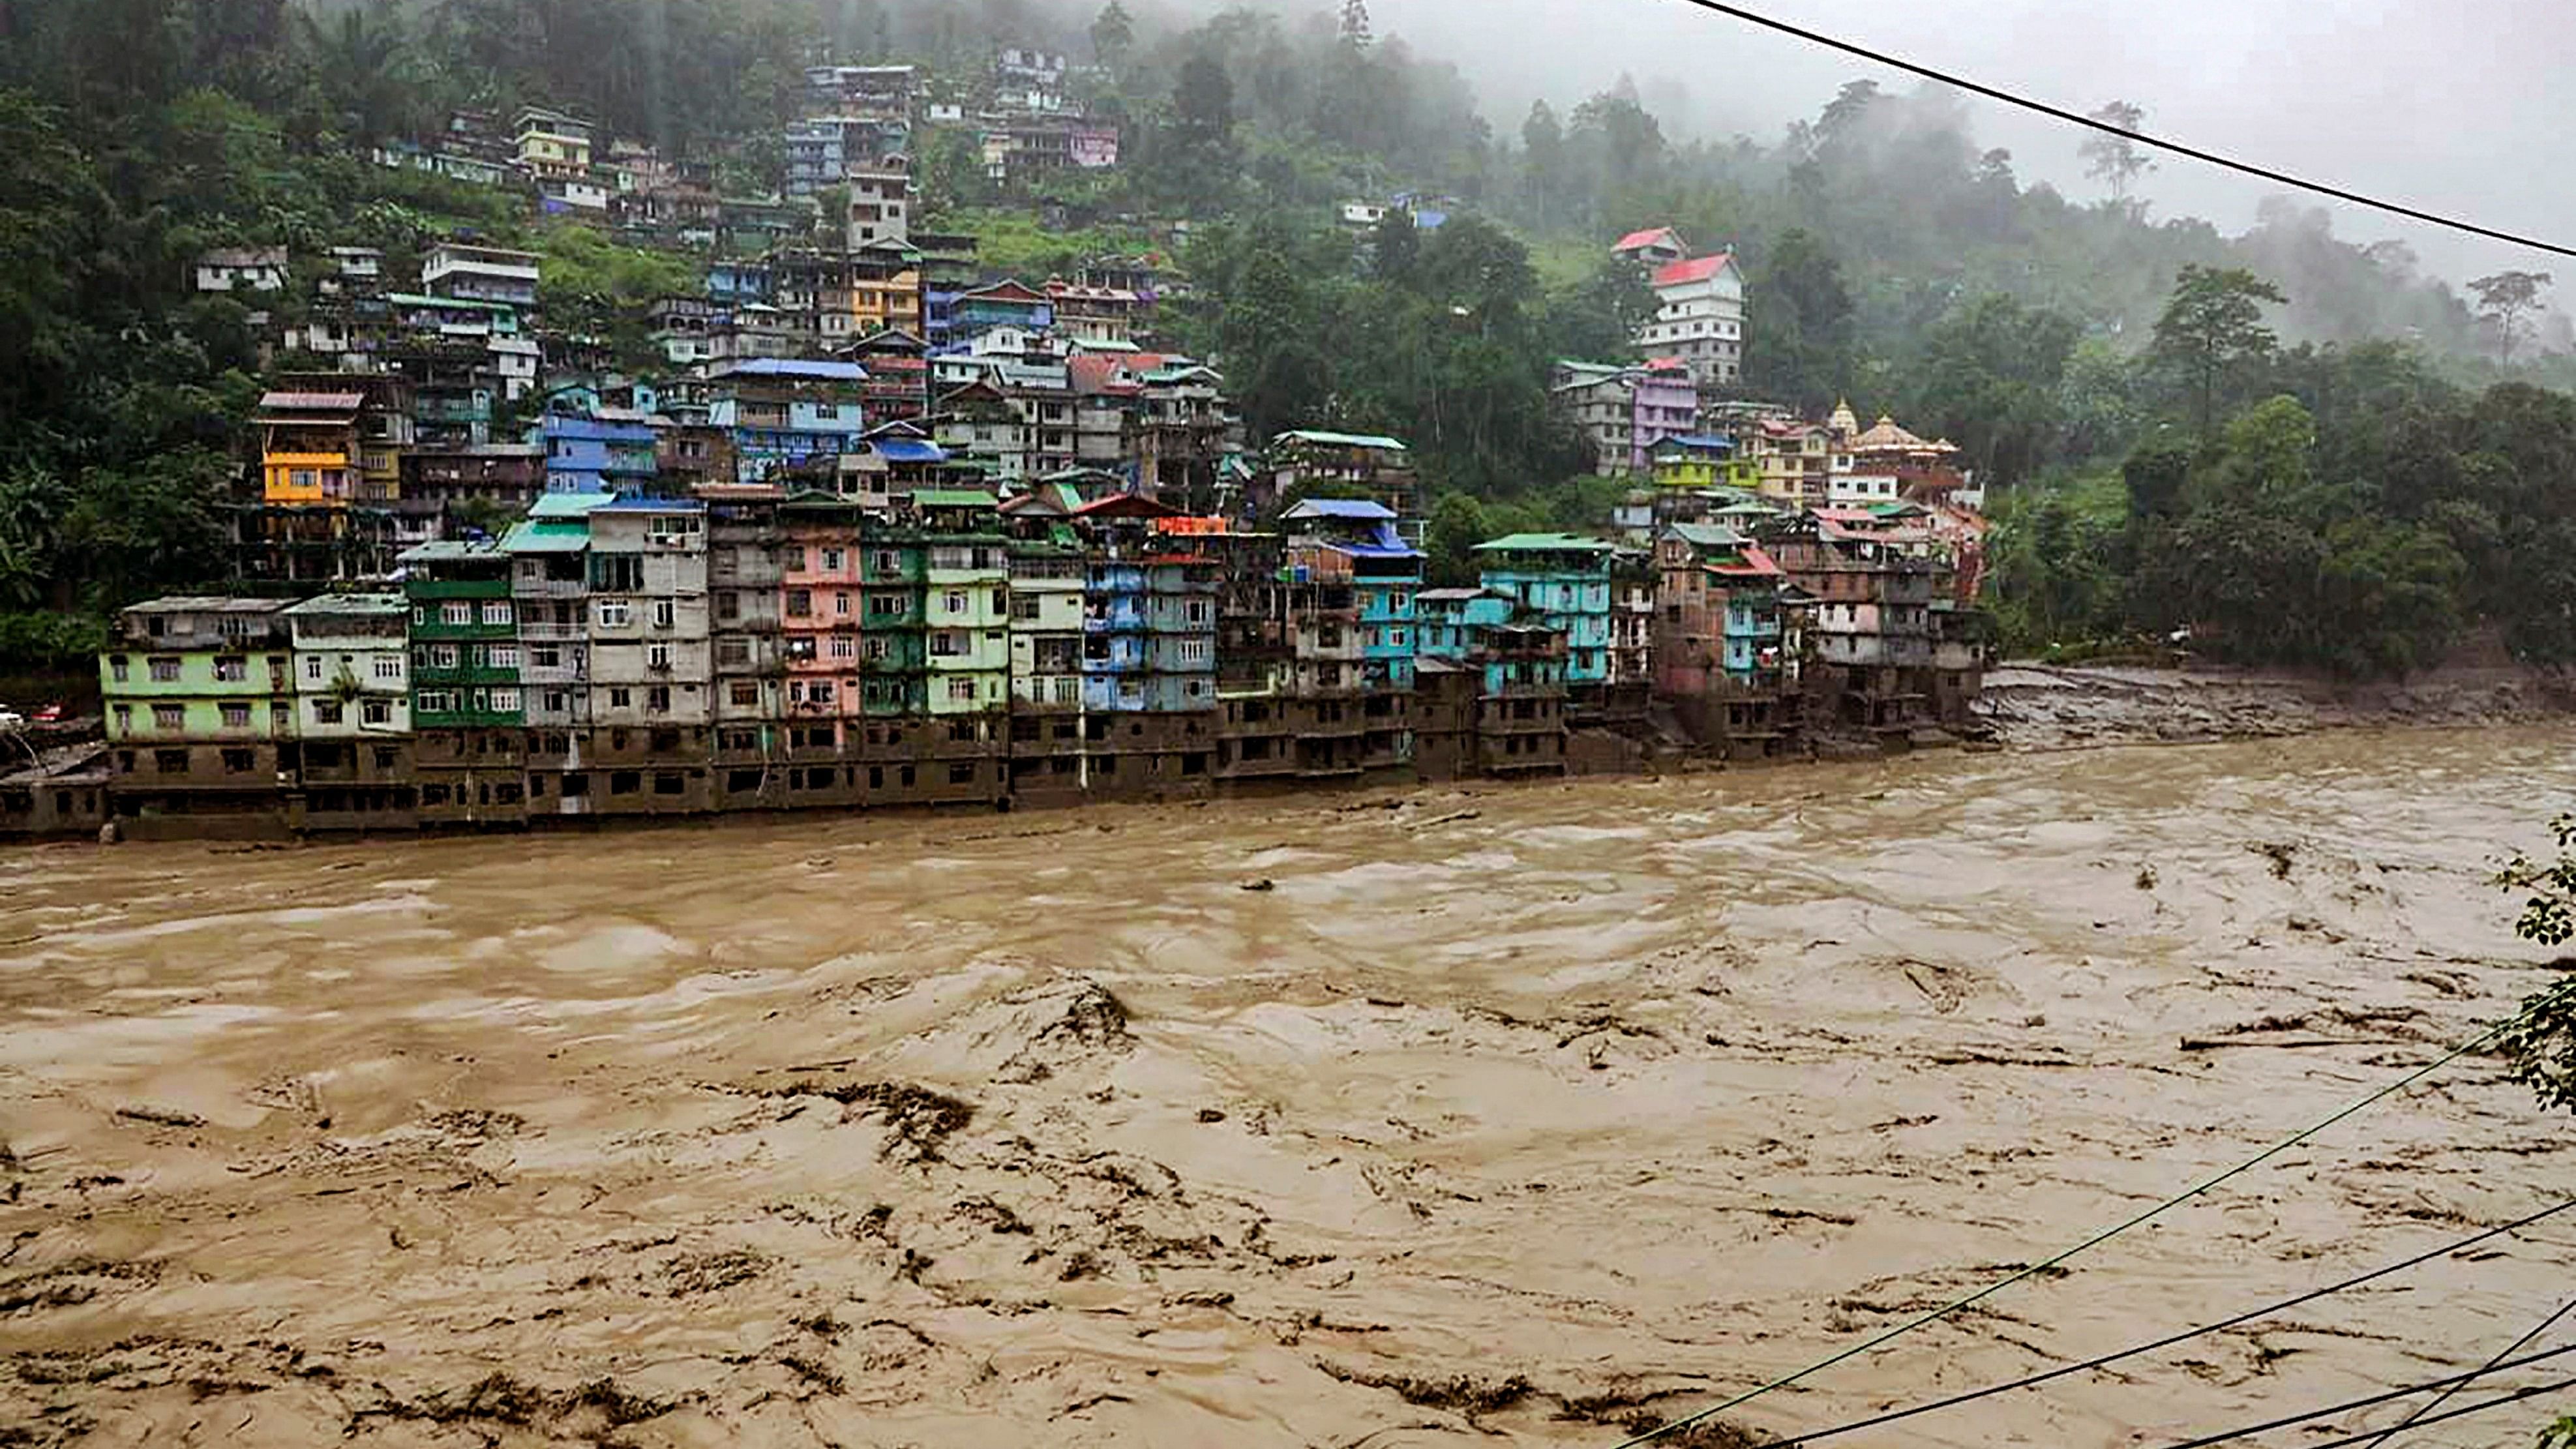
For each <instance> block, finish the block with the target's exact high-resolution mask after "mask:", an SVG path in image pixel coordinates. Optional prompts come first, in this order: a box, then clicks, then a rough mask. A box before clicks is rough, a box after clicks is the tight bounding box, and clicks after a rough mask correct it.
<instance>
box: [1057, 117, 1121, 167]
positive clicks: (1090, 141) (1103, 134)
mask: <svg viewBox="0 0 2576 1449" xmlns="http://www.w3.org/2000/svg"><path fill="white" fill-rule="evenodd" d="M1066 141H1067V143H1068V144H1069V146H1070V148H1071V150H1072V155H1073V164H1074V165H1076V166H1079V167H1082V168H1083V169H1085V170H1089V171H1104V170H1107V169H1108V168H1110V167H1113V166H1115V165H1117V164H1118V128H1117V127H1116V126H1095V125H1079V126H1075V127H1074V128H1073V132H1072V134H1071V135H1070V136H1068V137H1066Z"/></svg>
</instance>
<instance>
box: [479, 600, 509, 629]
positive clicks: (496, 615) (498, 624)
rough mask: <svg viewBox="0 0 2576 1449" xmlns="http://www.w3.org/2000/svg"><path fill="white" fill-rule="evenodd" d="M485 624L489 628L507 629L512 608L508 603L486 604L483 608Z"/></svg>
mask: <svg viewBox="0 0 2576 1449" xmlns="http://www.w3.org/2000/svg"><path fill="white" fill-rule="evenodd" d="M483 623H484V625H485V626H486V627H488V628H494V629H501V628H507V627H508V626H509V623H510V606H509V605H508V604H506V603H487V604H485V605H484V606H483Z"/></svg>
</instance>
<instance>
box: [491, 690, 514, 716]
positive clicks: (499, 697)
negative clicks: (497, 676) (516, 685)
mask: <svg viewBox="0 0 2576 1449" xmlns="http://www.w3.org/2000/svg"><path fill="white" fill-rule="evenodd" d="M492 708H493V710H494V711H495V712H497V713H500V714H517V713H518V712H519V691H517V690H515V689H496V690H493V691H492Z"/></svg>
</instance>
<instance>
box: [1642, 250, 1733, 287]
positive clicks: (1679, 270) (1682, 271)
mask: <svg viewBox="0 0 2576 1449" xmlns="http://www.w3.org/2000/svg"><path fill="white" fill-rule="evenodd" d="M1733 265H1735V254H1734V253H1733V252H1719V253H1718V254H1717V255H1716V256H1713V257H1693V258H1691V259H1690V260H1689V261H1686V262H1673V263H1670V264H1668V265H1665V266H1660V267H1657V268H1655V285H1656V286H1658V287H1679V286H1683V285H1685V284H1687V283H1691V282H1705V281H1707V280H1708V279H1709V278H1711V277H1714V276H1716V275H1717V274H1718V273H1720V272H1723V271H1725V270H1726V269H1727V268H1728V267H1731V266H1733Z"/></svg>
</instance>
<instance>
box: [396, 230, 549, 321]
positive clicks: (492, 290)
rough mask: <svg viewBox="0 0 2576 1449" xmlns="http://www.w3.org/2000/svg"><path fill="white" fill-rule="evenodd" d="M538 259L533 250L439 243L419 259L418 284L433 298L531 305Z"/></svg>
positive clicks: (535, 297) (535, 290) (535, 285)
mask: <svg viewBox="0 0 2576 1449" xmlns="http://www.w3.org/2000/svg"><path fill="white" fill-rule="evenodd" d="M538 260H539V258H538V256H537V254H536V253H534V252H514V251H509V250H506V249H504V248H501V247H483V246H475V245H473V244H471V243H468V242H440V243H439V244H438V245H437V246H434V247H431V248H430V249H429V254H428V255H426V256H424V257H422V258H421V263H420V286H421V290H422V291H424V292H427V293H429V294H430V295H431V296H433V297H456V298H463V299H465V300H468V301H475V302H507V303H509V304H511V305H512V306H517V307H533V306H535V305H536V301H537V263H538Z"/></svg>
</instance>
